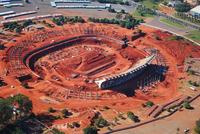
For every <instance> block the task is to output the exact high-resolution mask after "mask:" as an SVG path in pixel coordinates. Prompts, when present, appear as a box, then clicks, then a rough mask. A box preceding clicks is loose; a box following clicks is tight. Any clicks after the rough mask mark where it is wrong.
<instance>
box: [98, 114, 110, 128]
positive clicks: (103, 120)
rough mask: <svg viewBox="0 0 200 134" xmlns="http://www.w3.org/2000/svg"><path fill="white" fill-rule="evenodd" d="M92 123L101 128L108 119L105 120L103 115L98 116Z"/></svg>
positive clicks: (106, 124)
mask: <svg viewBox="0 0 200 134" xmlns="http://www.w3.org/2000/svg"><path fill="white" fill-rule="evenodd" d="M94 124H95V125H96V126H97V127H99V128H103V127H106V126H108V125H109V123H108V121H107V120H105V119H104V118H103V117H101V116H100V117H98V118H97V119H96V120H95V122H94Z"/></svg>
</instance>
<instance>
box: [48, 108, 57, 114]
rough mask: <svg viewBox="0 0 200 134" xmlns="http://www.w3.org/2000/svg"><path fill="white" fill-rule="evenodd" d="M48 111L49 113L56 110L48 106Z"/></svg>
mask: <svg viewBox="0 0 200 134" xmlns="http://www.w3.org/2000/svg"><path fill="white" fill-rule="evenodd" d="M48 112H49V113H54V112H56V110H55V109H53V108H52V107H50V108H49V109H48Z"/></svg>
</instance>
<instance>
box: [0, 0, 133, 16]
mask: <svg viewBox="0 0 200 134" xmlns="http://www.w3.org/2000/svg"><path fill="white" fill-rule="evenodd" d="M29 1H30V4H27V3H25V4H24V7H12V8H5V7H0V12H5V11H16V12H24V11H30V10H36V7H39V10H37V11H38V13H37V14H34V15H44V14H52V13H62V14H63V15H68V16H75V15H77V16H82V17H100V18H104V17H107V18H114V17H115V16H116V14H114V13H110V12H108V11H107V9H102V10H99V9H57V8H53V7H51V5H50V1H52V0H43V1H41V0H29ZM19 2H20V1H19ZM19 2H13V3H19ZM92 4H93V5H102V4H100V3H97V2H93V3H92ZM103 5H105V4H103ZM111 5H112V7H113V8H114V9H116V10H117V11H120V10H121V9H124V10H125V11H127V12H133V11H134V10H135V8H136V5H135V4H133V3H132V2H131V6H126V5H119V4H111ZM34 15H26V16H23V17H29V16H34ZM0 20H2V18H0Z"/></svg>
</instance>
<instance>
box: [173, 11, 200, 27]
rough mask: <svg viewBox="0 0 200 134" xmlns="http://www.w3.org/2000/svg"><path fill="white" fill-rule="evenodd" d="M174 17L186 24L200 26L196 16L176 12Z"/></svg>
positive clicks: (199, 20)
mask: <svg viewBox="0 0 200 134" xmlns="http://www.w3.org/2000/svg"><path fill="white" fill-rule="evenodd" d="M174 16H175V17H177V18H180V19H183V20H185V21H188V22H192V23H195V24H198V25H199V24H200V19H199V18H198V17H196V16H192V15H188V14H187V13H182V12H177V13H175V14H174Z"/></svg>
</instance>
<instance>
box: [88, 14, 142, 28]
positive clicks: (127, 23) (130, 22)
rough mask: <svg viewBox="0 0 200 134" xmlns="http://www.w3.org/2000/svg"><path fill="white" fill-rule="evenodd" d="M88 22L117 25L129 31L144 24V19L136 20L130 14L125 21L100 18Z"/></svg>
mask: <svg viewBox="0 0 200 134" xmlns="http://www.w3.org/2000/svg"><path fill="white" fill-rule="evenodd" d="M88 21H90V22H94V23H106V24H117V25H120V26H121V27H123V28H127V29H132V28H134V27H135V26H137V25H139V24H140V23H142V22H143V20H142V19H140V20H139V19H135V18H134V17H132V16H131V15H129V14H127V15H126V16H125V17H124V18H123V19H108V18H103V19H100V18H94V17H89V18H88Z"/></svg>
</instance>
